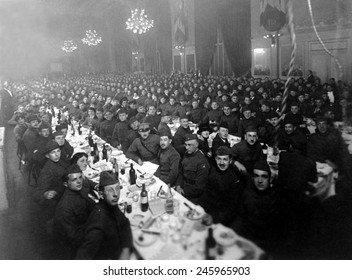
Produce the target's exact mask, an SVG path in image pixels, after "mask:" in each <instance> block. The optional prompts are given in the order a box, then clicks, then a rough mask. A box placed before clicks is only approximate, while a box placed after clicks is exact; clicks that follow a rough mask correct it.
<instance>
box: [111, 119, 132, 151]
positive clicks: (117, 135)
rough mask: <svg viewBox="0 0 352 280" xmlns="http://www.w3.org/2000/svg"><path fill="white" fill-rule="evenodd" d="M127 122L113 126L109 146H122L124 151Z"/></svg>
mask: <svg viewBox="0 0 352 280" xmlns="http://www.w3.org/2000/svg"><path fill="white" fill-rule="evenodd" d="M127 131H128V122H127V121H124V122H118V123H117V124H116V125H115V128H114V132H113V134H112V139H111V144H112V145H113V146H114V147H116V146H117V145H120V144H121V145H122V146H123V147H124V148H125V149H126V145H127V143H126V141H127Z"/></svg>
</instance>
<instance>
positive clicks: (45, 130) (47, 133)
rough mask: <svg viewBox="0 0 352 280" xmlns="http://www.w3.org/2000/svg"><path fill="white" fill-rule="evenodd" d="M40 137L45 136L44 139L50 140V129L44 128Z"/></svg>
mask: <svg viewBox="0 0 352 280" xmlns="http://www.w3.org/2000/svg"><path fill="white" fill-rule="evenodd" d="M39 133H40V135H41V136H43V137H44V138H48V137H49V135H50V129H49V128H43V129H41V130H40V132H39Z"/></svg>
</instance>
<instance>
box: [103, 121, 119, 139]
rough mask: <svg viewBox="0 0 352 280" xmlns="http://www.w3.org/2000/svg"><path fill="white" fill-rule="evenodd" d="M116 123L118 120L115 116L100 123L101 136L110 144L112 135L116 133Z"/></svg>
mask: <svg viewBox="0 0 352 280" xmlns="http://www.w3.org/2000/svg"><path fill="white" fill-rule="evenodd" d="M116 123H117V121H116V120H115V119H114V118H112V119H111V120H110V121H108V120H104V121H103V122H101V124H100V137H101V138H102V139H103V140H104V141H106V142H108V143H109V144H112V143H111V140H112V135H113V133H114V129H115V125H116Z"/></svg>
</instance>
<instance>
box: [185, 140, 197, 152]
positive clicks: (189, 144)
mask: <svg viewBox="0 0 352 280" xmlns="http://www.w3.org/2000/svg"><path fill="white" fill-rule="evenodd" d="M185 148H186V153H188V154H193V153H194V152H195V151H196V150H197V148H198V141H197V140H188V141H186V142H185Z"/></svg>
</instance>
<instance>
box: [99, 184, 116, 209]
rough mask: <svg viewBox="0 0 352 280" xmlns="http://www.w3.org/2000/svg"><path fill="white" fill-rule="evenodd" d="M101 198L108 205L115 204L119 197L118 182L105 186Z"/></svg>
mask: <svg viewBox="0 0 352 280" xmlns="http://www.w3.org/2000/svg"><path fill="white" fill-rule="evenodd" d="M101 194H102V197H103V199H104V200H105V202H106V203H107V204H108V205H110V206H117V205H118V203H119V199H120V184H119V183H117V184H114V185H109V186H105V187H104V190H103V191H102V192H101Z"/></svg>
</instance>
